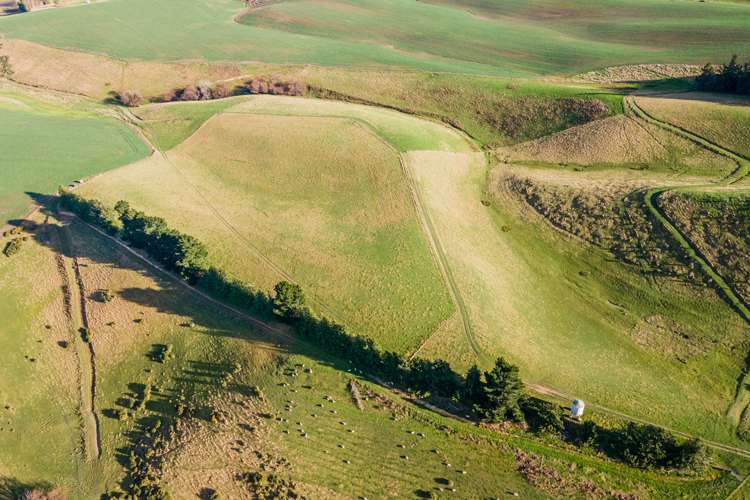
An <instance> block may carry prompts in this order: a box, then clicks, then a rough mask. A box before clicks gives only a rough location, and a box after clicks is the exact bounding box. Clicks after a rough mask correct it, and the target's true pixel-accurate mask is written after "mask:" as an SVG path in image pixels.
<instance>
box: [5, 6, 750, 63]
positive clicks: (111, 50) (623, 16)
mask: <svg viewBox="0 0 750 500" xmlns="http://www.w3.org/2000/svg"><path fill="white" fill-rule="evenodd" d="M438 3H441V4H443V5H439V4H438ZM241 8H242V4H241V3H240V2H236V1H233V0H203V1H201V2H192V1H189V0H169V1H166V0H158V1H157V2H154V0H110V1H108V2H103V3H98V4H93V5H88V6H83V7H78V8H71V9H52V10H48V11H44V12H39V13H36V14H35V15H34V16H33V17H32V16H11V17H9V18H5V19H1V20H0V33H3V34H5V35H6V36H8V37H11V38H23V39H27V40H30V41H34V42H38V43H42V44H47V45H53V46H57V47H62V48H72V49H77V50H84V51H88V52H97V53H106V54H108V55H110V56H113V57H117V58H124V59H146V60H167V61H173V60H185V59H206V60H212V61H261V62H269V63H292V64H293V63H303V64H317V65H324V66H336V65H338V66H342V65H346V66H352V65H353V66H376V65H377V66H383V65H387V66H393V67H402V68H409V69H417V70H428V71H447V72H454V73H474V74H490V75H497V74H501V75H507V76H524V75H526V76H529V75H539V74H559V73H577V72H580V71H583V70H587V69H594V68H598V67H603V66H608V65H612V64H627V63H644V62H692V63H703V62H705V61H706V60H709V59H710V60H714V61H716V60H724V59H727V58H728V57H729V56H730V55H731V54H732V53H742V52H746V51H747V49H748V47H749V46H750V30H748V29H747V26H748V25H750V8H749V7H748V6H747V5H745V4H731V3H724V2H706V3H698V2H692V1H687V0H681V1H678V2H671V1H668V0H655V1H651V0H610V1H608V2H606V3H602V2H594V1H587V2H584V3H582V4H581V5H576V6H575V7H570V6H567V4H564V3H563V4H560V2H550V1H548V0H539V1H535V2H532V3H530V4H528V3H526V2H519V1H515V2H501V1H481V2H477V1H465V2H460V3H458V4H455V3H450V4H445V2H434V3H428V2H414V1H409V0H347V1H344V0H335V1H323V0H304V1H295V2H278V3H273V4H272V5H269V6H267V7H265V8H263V9H258V10H254V11H251V12H249V13H248V14H247V15H245V16H243V17H241V18H240V20H239V22H236V21H235V20H234V19H233V18H234V17H235V16H236V15H237V14H239V13H240V11H241ZM466 8H468V10H465V9H466ZM472 11H474V12H472ZM240 23H241V24H240ZM84 27H85V29H82V28H84ZM186 28H189V29H186ZM155 33H158V36H154V34H155Z"/></svg>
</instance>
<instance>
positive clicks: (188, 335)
mask: <svg viewBox="0 0 750 500" xmlns="http://www.w3.org/2000/svg"><path fill="white" fill-rule="evenodd" d="M51 223H52V224H57V223H56V222H55V221H54V219H53V220H52V221H51ZM67 231H68V232H69V234H70V241H71V242H72V244H71V246H70V247H69V248H66V249H65V250H64V251H63V254H62V255H63V258H64V259H65V260H70V259H72V258H75V259H77V260H78V262H79V264H80V266H81V267H80V269H81V277H82V281H83V283H84V287H85V289H86V290H88V291H91V292H93V291H95V290H99V289H108V290H110V291H111V292H112V293H113V295H114V299H113V300H112V301H111V302H108V303H102V302H97V301H96V300H95V299H93V298H92V297H91V296H90V295H88V294H87V296H86V297H87V299H86V303H87V310H88V318H89V323H90V326H91V331H92V339H93V346H94V349H95V351H96V356H97V358H96V359H97V380H98V385H97V400H96V403H97V411H98V412H99V415H100V419H101V426H102V427H101V436H102V451H103V453H102V457H101V459H99V460H93V461H91V462H88V463H86V462H84V461H82V459H81V457H80V456H78V455H77V451H76V449H75V445H76V444H77V436H78V429H77V421H76V419H75V418H72V416H70V415H68V414H70V413H71V412H72V409H71V408H72V407H73V406H74V405H75V395H74V393H75V390H76V388H75V384H74V383H71V382H72V381H71V380H67V379H66V378H65V377H67V376H68V375H70V374H72V373H74V370H73V369H71V368H70V367H69V366H68V365H67V364H66V363H70V359H69V357H70V356H72V355H73V354H72V351H71V350H70V349H69V350H67V351H65V350H63V349H62V348H60V347H58V346H57V345H56V343H55V342H56V340H57V339H58V335H59V334H60V333H61V332H62V331H63V330H65V329H66V328H68V326H69V325H68V324H67V322H66V320H65V319H64V317H63V315H61V313H62V308H63V304H62V296H61V293H60V289H59V286H58V285H59V283H57V282H55V281H54V280H50V279H42V278H43V277H44V278H49V276H54V275H55V274H56V271H55V261H54V258H53V257H54V255H55V253H57V252H60V251H61V250H62V248H60V247H58V246H57V244H56V243H55V242H54V241H52V240H49V239H46V238H44V237H40V236H39V233H37V235H36V236H33V237H32V238H31V239H30V241H29V242H28V243H27V245H26V246H24V248H23V250H22V252H21V253H19V254H18V255H17V256H15V257H14V258H13V259H5V258H3V259H0V289H2V291H3V293H4V294H5V293H10V294H11V295H13V296H17V298H18V300H14V301H13V302H9V303H11V304H23V305H24V306H25V309H24V311H23V313H22V314H17V315H16V316H15V317H14V318H15V321H14V323H13V325H12V326H13V330H12V331H11V330H10V329H6V328H5V324H3V325H2V326H0V339H2V340H0V342H2V343H3V345H4V346H5V348H4V349H3V350H2V355H1V357H2V360H3V367H4V368H0V369H3V370H6V369H7V370H11V369H12V373H11V374H10V376H9V377H4V378H3V380H4V381H6V382H8V383H5V384H4V385H3V387H2V389H1V390H2V392H0V397H2V398H3V399H2V402H3V403H5V402H6V401H7V402H8V403H9V404H10V405H11V411H10V412H6V410H2V411H3V412H4V413H3V414H2V426H3V427H5V425H6V422H7V423H8V424H9V425H12V426H13V427H14V428H15V429H17V430H16V431H14V432H13V433H7V434H6V433H5V431H0V442H1V443H2V444H3V446H2V447H0V486H3V485H4V482H5V481H7V480H8V479H10V480H11V481H15V482H17V483H22V484H31V483H35V482H50V483H52V484H55V485H59V486H62V487H63V488H64V489H65V490H66V492H67V493H68V494H69V495H70V496H71V497H74V498H86V499H88V498H92V499H93V498H98V497H99V495H100V494H101V493H103V492H104V491H106V490H112V489H114V488H116V487H117V486H118V484H119V482H120V480H121V479H122V478H123V474H124V468H123V467H122V465H121V462H120V460H122V459H123V458H125V457H127V454H128V450H129V446H130V445H131V443H132V439H133V438H134V436H136V435H137V434H138V433H139V432H140V431H139V425H140V424H141V423H143V422H146V423H151V422H153V421H154V420H155V419H157V418H160V419H166V418H171V417H173V416H174V414H175V413H174V408H173V406H172V404H171V403H170V400H171V399H172V398H173V397H174V396H176V395H177V394H183V395H185V396H186V397H187V398H188V400H189V401H191V402H192V403H194V404H195V406H196V408H197V412H196V413H197V415H198V421H199V422H202V423H201V424H200V425H203V426H204V427H206V428H207V431H206V432H205V433H204V434H203V435H201V436H203V437H205V439H198V440H189V439H188V440H184V441H182V445H183V446H181V447H180V448H179V449H178V450H177V451H175V452H174V453H172V454H171V455H170V458H169V459H168V460H167V462H166V468H165V470H164V472H165V475H164V477H165V480H164V484H165V485H166V486H167V487H168V489H169V490H170V492H171V493H172V494H173V496H175V497H178V498H187V497H190V496H194V495H196V494H198V493H199V492H200V491H201V489H202V488H213V489H216V490H217V491H218V492H219V494H221V495H222V496H227V497H236V496H239V494H246V493H245V491H246V490H244V489H241V486H242V485H238V484H237V482H236V481H235V480H234V477H235V475H236V474H237V473H239V472H248V471H256V470H259V465H258V462H257V457H258V456H262V457H265V463H266V464H271V469H270V470H271V471H273V472H277V473H279V474H281V475H282V476H283V477H289V478H291V479H293V480H294V481H295V483H297V484H298V485H299V488H300V489H301V490H302V491H304V492H305V493H306V494H308V495H317V496H319V497H326V498H338V497H351V496H355V495H363V496H367V497H376V496H378V495H381V494H383V492H384V491H385V492H387V494H388V495H393V496H396V495H398V496H408V495H413V494H414V493H415V490H417V489H423V490H427V491H436V488H438V487H440V486H443V487H444V488H447V487H452V488H455V489H456V493H455V494H456V495H460V496H465V497H472V498H473V497H484V496H488V495H498V494H502V493H507V492H511V493H513V492H516V493H519V495H521V496H522V497H524V498H536V497H543V496H546V495H554V494H555V493H559V492H560V491H558V490H547V489H541V490H540V489H536V488H535V487H533V486H532V485H531V484H529V483H528V482H527V481H526V480H524V478H523V477H522V476H521V475H520V474H519V472H518V471H517V466H516V460H515V458H514V454H515V452H516V450H519V449H520V450H522V451H523V452H525V453H532V454H534V455H536V456H538V457H539V459H540V460H541V461H542V463H543V464H544V465H545V466H546V467H550V468H551V469H552V470H556V471H558V473H559V474H562V475H563V477H564V478H565V483H566V484H565V488H570V489H568V490H563V491H567V492H568V493H574V492H576V491H577V490H576V489H575V488H577V487H578V485H581V484H583V483H584V482H586V481H591V482H593V483H595V484H597V485H598V486H599V487H601V488H603V489H605V490H606V491H610V490H612V491H626V492H631V491H632V492H638V493H639V494H648V495H653V496H656V497H674V496H679V495H682V494H686V495H690V496H702V497H705V496H714V495H715V496H723V495H726V493H727V492H728V491H730V490H731V489H732V488H733V487H734V486H735V484H736V481H735V480H734V479H732V478H731V477H730V476H729V475H723V476H721V477H718V476H713V478H706V479H704V478H695V479H693V478H674V477H669V476H664V475H661V474H659V473H654V472H643V471H637V470H634V469H629V468H627V467H624V466H622V465H619V464H616V463H612V462H608V461H606V460H603V459H601V458H599V457H596V456H594V455H591V454H586V453H577V452H575V451H574V450H573V449H572V448H567V447H565V446H560V445H559V441H557V443H558V444H557V445H550V444H546V443H545V442H544V440H539V439H534V438H531V437H529V436H527V435H524V434H521V433H518V432H515V431H511V432H510V433H505V434H495V433H493V432H490V431H487V430H483V429H479V428H477V427H475V426H473V425H465V424H462V423H459V422H456V421H454V420H450V419H446V418H442V417H439V416H437V415H435V414H433V413H431V412H427V411H423V410H420V409H417V408H415V407H413V406H411V405H408V404H406V403H405V402H403V401H401V400H400V399H399V398H398V397H395V396H394V395H392V394H390V393H389V392H388V391H386V390H384V389H382V388H379V387H377V386H372V385H371V384H370V383H368V382H366V381H363V380H359V379H358V378H357V377H356V375H352V374H350V373H347V371H346V369H345V365H344V366H342V364H340V362H339V361H337V360H334V359H330V358H328V357H326V356H325V355H323V354H322V353H320V352H318V351H317V350H315V349H312V348H310V347H309V346H306V345H304V344H302V343H300V342H297V341H294V340H292V339H290V338H288V337H286V336H283V335H276V334H273V335H269V334H267V333H265V332H262V331H258V330H256V329H254V328H253V327H252V326H250V325H249V324H248V323H246V322H245V320H243V319H241V318H236V317H233V316H232V315H231V314H228V313H227V312H226V311H224V310H221V309H218V308H217V307H216V306H215V305H212V304H210V303H207V302H205V301H203V299H201V298H200V297H196V296H195V295H193V294H191V293H190V292H187V291H186V290H185V289H184V288H182V287H180V286H178V285H176V284H175V283H174V281H172V280H171V279H168V278H165V277H164V276H163V275H160V274H154V272H153V270H152V269H150V268H148V267H144V265H143V264H142V263H141V262H140V261H138V260H136V259H134V258H133V257H132V256H130V255H129V254H127V253H125V252H124V251H123V250H122V249H120V248H118V247H115V246H113V245H112V243H111V242H110V241H108V240H105V239H104V238H102V237H101V236H99V235H97V234H96V233H94V232H93V231H91V230H90V229H88V228H86V227H84V226H82V225H81V224H79V223H75V222H74V223H72V224H70V225H68V226H67ZM19 276H22V277H23V278H19ZM8 278H11V281H8ZM30 290H31V291H33V293H29V291H30ZM3 305H5V304H3ZM38 311H44V312H43V314H42V315H38V314H37V312H38ZM3 312H6V311H3ZM7 312H11V311H7ZM42 317H43V318H45V320H44V321H47V322H49V324H50V326H51V329H50V330H44V329H43V324H42V323H43V322H42V321H40V319H41V318H42ZM186 321H192V322H193V325H192V326H189V327H186V326H184V325H185V322H186ZM40 329H41V330H43V332H44V333H43V334H42V340H43V342H42V344H38V343H36V342H35V338H36V335H37V334H38V331H39V330H40ZM19 332H27V334H28V338H27V339H26V340H25V341H24V337H26V335H24V336H19ZM160 344H162V345H164V344H171V345H172V346H173V353H174V358H170V359H168V360H166V361H165V362H164V363H158V362H156V361H153V360H152V359H150V358H149V354H150V353H152V352H153V351H154V347H155V346H157V345H160ZM61 353H62V354H61ZM23 354H29V355H31V354H34V355H36V356H37V358H36V361H35V362H29V361H26V360H23V357H22V355H23ZM235 363H239V365H240V366H241V370H240V372H239V374H238V376H237V378H235V379H234V380H233V382H232V383H231V384H229V386H228V387H226V388H221V386H220V385H219V379H220V376H221V374H222V373H224V372H225V371H226V370H227V369H228V368H227V367H232V366H233V365H234V364H235ZM17 365H18V366H17ZM303 367H304V368H307V369H309V373H308V372H307V371H305V370H304V369H303ZM290 372H294V374H295V376H294V377H292V376H291V373H290ZM51 375H52V376H51ZM57 377H61V379H60V380H58V379H57ZM352 377H353V378H355V379H357V381H358V383H359V387H360V391H361V393H362V395H363V396H365V397H366V398H367V400H365V401H364V402H363V403H364V410H361V411H360V410H358V409H357V408H356V406H355V405H354V403H353V402H352V399H351V394H350V392H349V391H348V390H347V388H346V384H347V382H348V380H349V379H350V378H352ZM143 384H151V386H152V388H153V396H152V398H151V400H150V402H149V404H148V405H147V406H146V409H145V410H144V411H140V412H139V413H138V414H137V417H136V418H131V419H129V420H126V421H119V420H117V419H114V418H112V417H111V413H110V411H111V410H112V409H115V408H123V406H122V404H123V398H125V397H132V396H134V395H135V394H137V393H138V391H139V390H140V389H139V388H140V387H141V386H142V385H143ZM52 385H54V386H55V392H54V397H52V396H51V392H49V386H52ZM255 391H257V396H252V394H253V393H255ZM69 393H70V394H69ZM324 396H330V397H331V398H332V399H334V400H335V401H330V400H325V399H324ZM68 400H69V401H68ZM290 400H293V403H289V401H290ZM60 403H64V404H63V405H62V407H61V408H56V407H55V405H57V404H60ZM65 404H67V406H65ZM321 405H322V406H321ZM213 408H221V409H222V410H226V411H227V412H232V411H238V412H240V413H239V414H240V415H241V416H243V417H245V418H243V419H241V420H239V422H237V421H236V420H235V421H233V422H234V423H233V425H223V424H221V423H216V424H209V423H208V422H207V421H205V420H202V419H203V418H205V415H206V412H207V411H211V409H213ZM240 408H249V409H250V410H251V411H250V412H244V413H242V411H241V410H240ZM287 408H289V410H287ZM333 411H335V412H336V413H333ZM37 413H39V415H37ZM42 414H43V415H44V417H42V416H41V415H42ZM66 415H68V416H66ZM314 415H315V416H314ZM280 417H283V418H284V419H285V420H284V421H282V420H279V418H280ZM342 421H343V422H345V423H346V425H343V424H341V423H340V422H342ZM298 422H299V424H298ZM238 424H242V425H238ZM42 426H43V427H42ZM50 430H54V432H50ZM350 430H351V431H354V432H349V431H350ZM19 431H22V432H23V433H24V434H23V435H24V436H25V437H24V439H23V440H19V439H18V438H17V436H19V435H20V434H19ZM284 431H287V432H284ZM303 431H304V432H305V433H306V436H307V437H303V435H302V432H303ZM31 436H33V438H31ZM40 436H41V437H40ZM192 436H194V434H190V433H188V434H186V437H187V438H190V437H192ZM222 439H224V441H222ZM239 439H241V440H242V443H241V445H239V446H238V440H239ZM399 445H404V446H405V447H404V448H401V447H400V446H399ZM433 449H435V450H438V452H437V453H435V452H433V451H432V450H433ZM191 453H194V455H193V456H191V455H190V454H191ZM401 455H405V456H408V457H409V458H408V459H404V458H401ZM281 459H283V460H284V461H288V463H289V465H288V466H284V465H279V462H277V460H281ZM347 461H348V462H350V463H347ZM445 463H450V464H451V467H447V466H446V465H445ZM461 470H465V471H466V472H467V473H466V474H462V473H461V472H460V471H461ZM445 480H447V481H450V484H449V485H446V484H444V483H443V481H445Z"/></svg>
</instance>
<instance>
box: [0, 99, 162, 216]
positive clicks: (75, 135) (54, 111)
mask: <svg viewBox="0 0 750 500" xmlns="http://www.w3.org/2000/svg"><path fill="white" fill-rule="evenodd" d="M81 107H82V106H79V107H78V108H77V107H76V105H75V104H66V103H65V102H61V101H59V100H58V101H49V100H42V99H36V98H30V97H28V96H25V95H23V94H21V93H20V92H17V91H14V90H7V89H0V137H1V138H2V142H3V154H2V156H1V157H0V170H1V171H2V175H3V180H2V182H0V225H3V224H4V223H5V222H6V221H7V220H8V219H12V218H14V217H18V216H20V215H22V214H23V213H24V211H25V210H26V209H27V207H28V206H29V204H30V199H29V196H28V195H27V194H26V192H34V193H50V192H54V191H56V190H57V188H58V187H59V186H60V185H65V184H68V183H70V182H72V181H74V180H77V179H81V178H83V177H87V176H89V175H93V174H97V173H100V172H103V171H105V170H109V169H111V168H114V167H117V166H120V165H124V164H126V163H130V162H132V161H135V160H138V159H139V158H143V157H144V156H146V154H148V148H147V147H146V145H145V144H143V142H142V141H141V140H140V139H139V138H138V136H137V135H136V134H135V133H134V132H133V131H131V130H130V129H128V127H127V126H126V125H124V124H123V123H120V122H119V121H117V120H115V119H114V118H111V117H108V116H105V115H102V114H98V113H94V112H92V111H88V110H84V109H81Z"/></svg>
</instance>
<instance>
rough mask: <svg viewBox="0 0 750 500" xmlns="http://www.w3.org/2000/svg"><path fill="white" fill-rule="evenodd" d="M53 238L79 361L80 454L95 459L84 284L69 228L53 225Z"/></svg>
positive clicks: (97, 447)
mask: <svg viewBox="0 0 750 500" xmlns="http://www.w3.org/2000/svg"><path fill="white" fill-rule="evenodd" d="M53 238H55V241H56V243H57V244H58V245H59V247H60V251H59V252H58V253H57V254H56V264H57V268H58V273H59V275H60V278H61V280H62V283H63V305H64V308H65V315H66V317H67V318H68V320H69V322H70V325H71V328H70V330H71V341H72V346H73V349H74V350H75V353H76V359H77V361H78V366H77V379H78V386H79V395H80V401H79V415H80V417H81V445H82V447H83V455H84V457H85V458H86V460H88V461H92V460H98V459H99V458H100V457H101V429H100V422H99V415H98V414H97V412H96V355H95V352H94V347H93V344H92V343H91V342H83V340H82V338H81V328H87V329H88V327H89V326H88V317H87V312H86V295H85V293H86V292H85V287H84V285H83V278H82V276H81V271H80V266H79V263H78V259H77V258H76V257H75V253H74V247H73V242H72V238H71V237H70V233H69V230H68V228H67V227H66V226H64V225H63V226H57V227H55V228H54V235H53ZM71 275H72V279H71ZM76 306H78V307H76ZM79 325H80V327H79V328H76V327H78V326H79ZM83 344H86V345H83Z"/></svg>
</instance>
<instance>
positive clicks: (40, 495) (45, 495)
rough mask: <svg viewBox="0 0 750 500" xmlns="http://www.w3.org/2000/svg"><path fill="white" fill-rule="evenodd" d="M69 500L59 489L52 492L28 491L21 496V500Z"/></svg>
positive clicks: (36, 489)
mask: <svg viewBox="0 0 750 500" xmlns="http://www.w3.org/2000/svg"><path fill="white" fill-rule="evenodd" d="M67 498H68V497H67V496H66V495H65V494H64V493H63V492H62V490H60V489H59V488H53V489H51V490H42V489H38V488H34V489H30V490H26V491H24V492H23V493H22V494H21V500H66V499H67Z"/></svg>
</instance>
